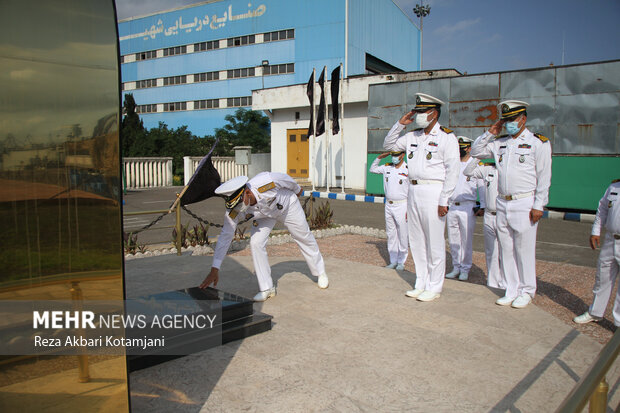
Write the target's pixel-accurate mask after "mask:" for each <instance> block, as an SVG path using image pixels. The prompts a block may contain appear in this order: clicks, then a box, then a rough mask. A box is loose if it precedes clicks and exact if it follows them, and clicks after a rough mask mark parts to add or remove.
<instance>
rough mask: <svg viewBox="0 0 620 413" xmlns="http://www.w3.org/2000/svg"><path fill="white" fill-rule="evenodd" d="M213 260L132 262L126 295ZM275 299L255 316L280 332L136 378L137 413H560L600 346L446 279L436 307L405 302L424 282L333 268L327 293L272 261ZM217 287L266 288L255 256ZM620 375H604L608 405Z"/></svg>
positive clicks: (297, 265) (489, 293) (160, 286)
mask: <svg viewBox="0 0 620 413" xmlns="http://www.w3.org/2000/svg"><path fill="white" fill-rule="evenodd" d="M211 259H212V258H211V257H209V256H200V257H192V256H188V255H187V254H185V255H183V256H182V257H177V256H175V255H166V256H159V257H152V258H144V259H137V260H131V261H127V263H126V288H127V292H128V296H129V297H131V296H137V295H143V294H147V293H156V292H161V291H168V290H171V289H177V288H183V287H187V286H195V285H197V284H198V283H199V282H200V281H201V280H202V279H203V277H204V274H205V269H208V268H209V267H210V263H211ZM270 261H271V264H272V268H273V276H274V280H276V282H277V284H278V295H277V296H276V297H274V298H272V299H270V300H268V301H267V302H265V303H264V304H258V303H257V304H256V305H255V308H256V310H259V311H262V312H265V313H268V314H271V315H273V316H274V326H273V330H272V331H270V332H266V333H263V334H260V335H258V336H254V337H250V338H247V339H245V340H243V341H237V342H233V343H229V344H227V345H225V346H222V347H220V348H215V349H211V350H208V351H205V352H202V353H199V354H195V355H192V356H188V357H184V358H181V359H177V360H174V361H171V362H168V363H164V364H161V365H159V366H155V367H151V368H149V369H145V370H141V371H138V372H135V373H132V374H131V376H130V379H131V381H130V389H131V404H132V410H133V411H134V412H170V411H187V412H198V411H209V412H211V411H216V412H217V411H222V412H230V411H283V412H284V411H285V412H289V411H346V412H349V411H421V412H427V411H435V412H448V411H450V412H454V411H458V412H469V411H471V412H480V411H498V412H499V411H502V412H503V411H523V412H541V411H553V410H554V409H555V408H556V407H557V406H558V404H559V403H560V402H561V401H562V399H563V398H564V397H565V395H566V394H567V393H568V392H569V391H570V389H571V388H572V387H573V386H574V384H575V383H576V381H578V380H579V378H580V376H581V375H582V374H583V373H584V371H585V370H586V369H587V367H588V366H589V365H590V363H591V362H592V360H593V358H594V357H595V355H596V354H597V353H598V351H599V350H600V348H601V344H599V343H597V342H595V341H594V340H592V339H591V338H589V337H587V336H585V335H583V334H581V333H579V332H578V331H577V330H574V329H573V328H571V327H570V326H569V325H566V324H565V323H563V322H561V321H559V320H558V319H556V318H555V317H553V316H552V315H550V314H548V313H546V312H544V311H542V310H541V309H539V308H538V307H537V306H535V305H530V306H528V307H527V308H526V309H523V310H515V309H512V308H505V307H499V306H496V305H494V304H493V301H494V300H495V299H496V297H497V296H498V295H499V292H497V291H493V290H491V289H489V288H487V287H484V286H480V285H475V284H470V283H463V282H458V281H453V280H447V281H446V283H445V286H444V291H443V293H442V296H441V298H440V299H438V300H436V301H434V302H431V303H420V302H417V301H415V300H412V299H410V298H407V297H405V296H404V294H403V291H405V290H406V289H408V288H410V286H411V285H413V282H414V278H415V276H414V275H413V274H412V273H410V272H408V271H405V272H396V271H392V270H386V269H383V268H381V267H378V266H374V265H366V264H360V263H355V262H351V261H346V260H339V259H335V258H326V266H327V271H328V273H329V274H330V281H331V285H330V288H329V289H327V290H319V289H318V288H317V287H316V284H315V280H314V279H312V278H311V277H310V276H309V275H308V270H307V266H306V264H305V263H304V262H303V261H300V260H299V258H295V257H293V258H290V257H289V258H287V257H272V258H271V259H270ZM222 273H223V274H226V275H227V276H225V277H224V276H223V277H222V278H221V281H220V285H219V287H220V288H222V289H224V290H227V291H230V292H233V293H238V294H241V295H246V296H251V295H252V294H254V293H255V291H256V280H255V277H254V276H253V274H252V264H251V258H250V257H247V256H245V257H243V256H233V257H229V258H228V259H227V260H225V261H224V265H223V267H222ZM619 376H620V369H619V368H618V366H617V365H615V366H614V367H613V368H612V371H611V373H610V374H609V375H608V382H609V383H610V406H617V405H618V401H619V400H620V392H619V391H618V386H619V385H620V380H619V379H618V377H619Z"/></svg>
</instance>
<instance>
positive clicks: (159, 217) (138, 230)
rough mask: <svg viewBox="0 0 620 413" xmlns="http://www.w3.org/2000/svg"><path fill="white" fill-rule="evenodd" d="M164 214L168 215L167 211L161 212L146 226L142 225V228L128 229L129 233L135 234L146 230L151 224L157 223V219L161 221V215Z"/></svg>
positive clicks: (163, 215)
mask: <svg viewBox="0 0 620 413" xmlns="http://www.w3.org/2000/svg"><path fill="white" fill-rule="evenodd" d="M166 215H168V213H167V212H164V213H163V214H161V215H160V216H158V217H157V218H155V219H154V220H153V222H151V223H150V224H147V225H146V226H144V227H142V228H140V229H137V230H133V231H129V233H130V234H133V235H135V234H139V233H140V232H142V231H145V230H147V229H149V228H151V227H152V226H153V225H155V224H157V223H158V222H159V221H161V219H162V218H163V217H165V216H166Z"/></svg>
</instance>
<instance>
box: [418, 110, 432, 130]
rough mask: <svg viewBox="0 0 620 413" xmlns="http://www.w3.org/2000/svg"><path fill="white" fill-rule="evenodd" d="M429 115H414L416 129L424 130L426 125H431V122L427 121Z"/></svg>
mask: <svg viewBox="0 0 620 413" xmlns="http://www.w3.org/2000/svg"><path fill="white" fill-rule="evenodd" d="M430 115H431V114H430V113H416V115H415V125H416V128H422V129H426V128H427V127H428V125H430V124H431V121H430V120H428V117H429V116H430Z"/></svg>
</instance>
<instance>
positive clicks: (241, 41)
mask: <svg viewBox="0 0 620 413" xmlns="http://www.w3.org/2000/svg"><path fill="white" fill-rule="evenodd" d="M254 43H255V36H254V35H253V34H250V35H248V36H239V37H230V38H228V39H226V45H227V46H228V47H237V46H245V45H248V44H254Z"/></svg>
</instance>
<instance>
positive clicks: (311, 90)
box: [306, 70, 314, 136]
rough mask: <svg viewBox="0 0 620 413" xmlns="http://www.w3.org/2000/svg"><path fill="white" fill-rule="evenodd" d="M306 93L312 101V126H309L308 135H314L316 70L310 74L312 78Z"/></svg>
mask: <svg viewBox="0 0 620 413" xmlns="http://www.w3.org/2000/svg"><path fill="white" fill-rule="evenodd" d="M306 95H307V96H308V100H309V101H310V126H308V136H312V135H314V70H313V71H312V74H311V75H310V80H308V87H307V88H306Z"/></svg>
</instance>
